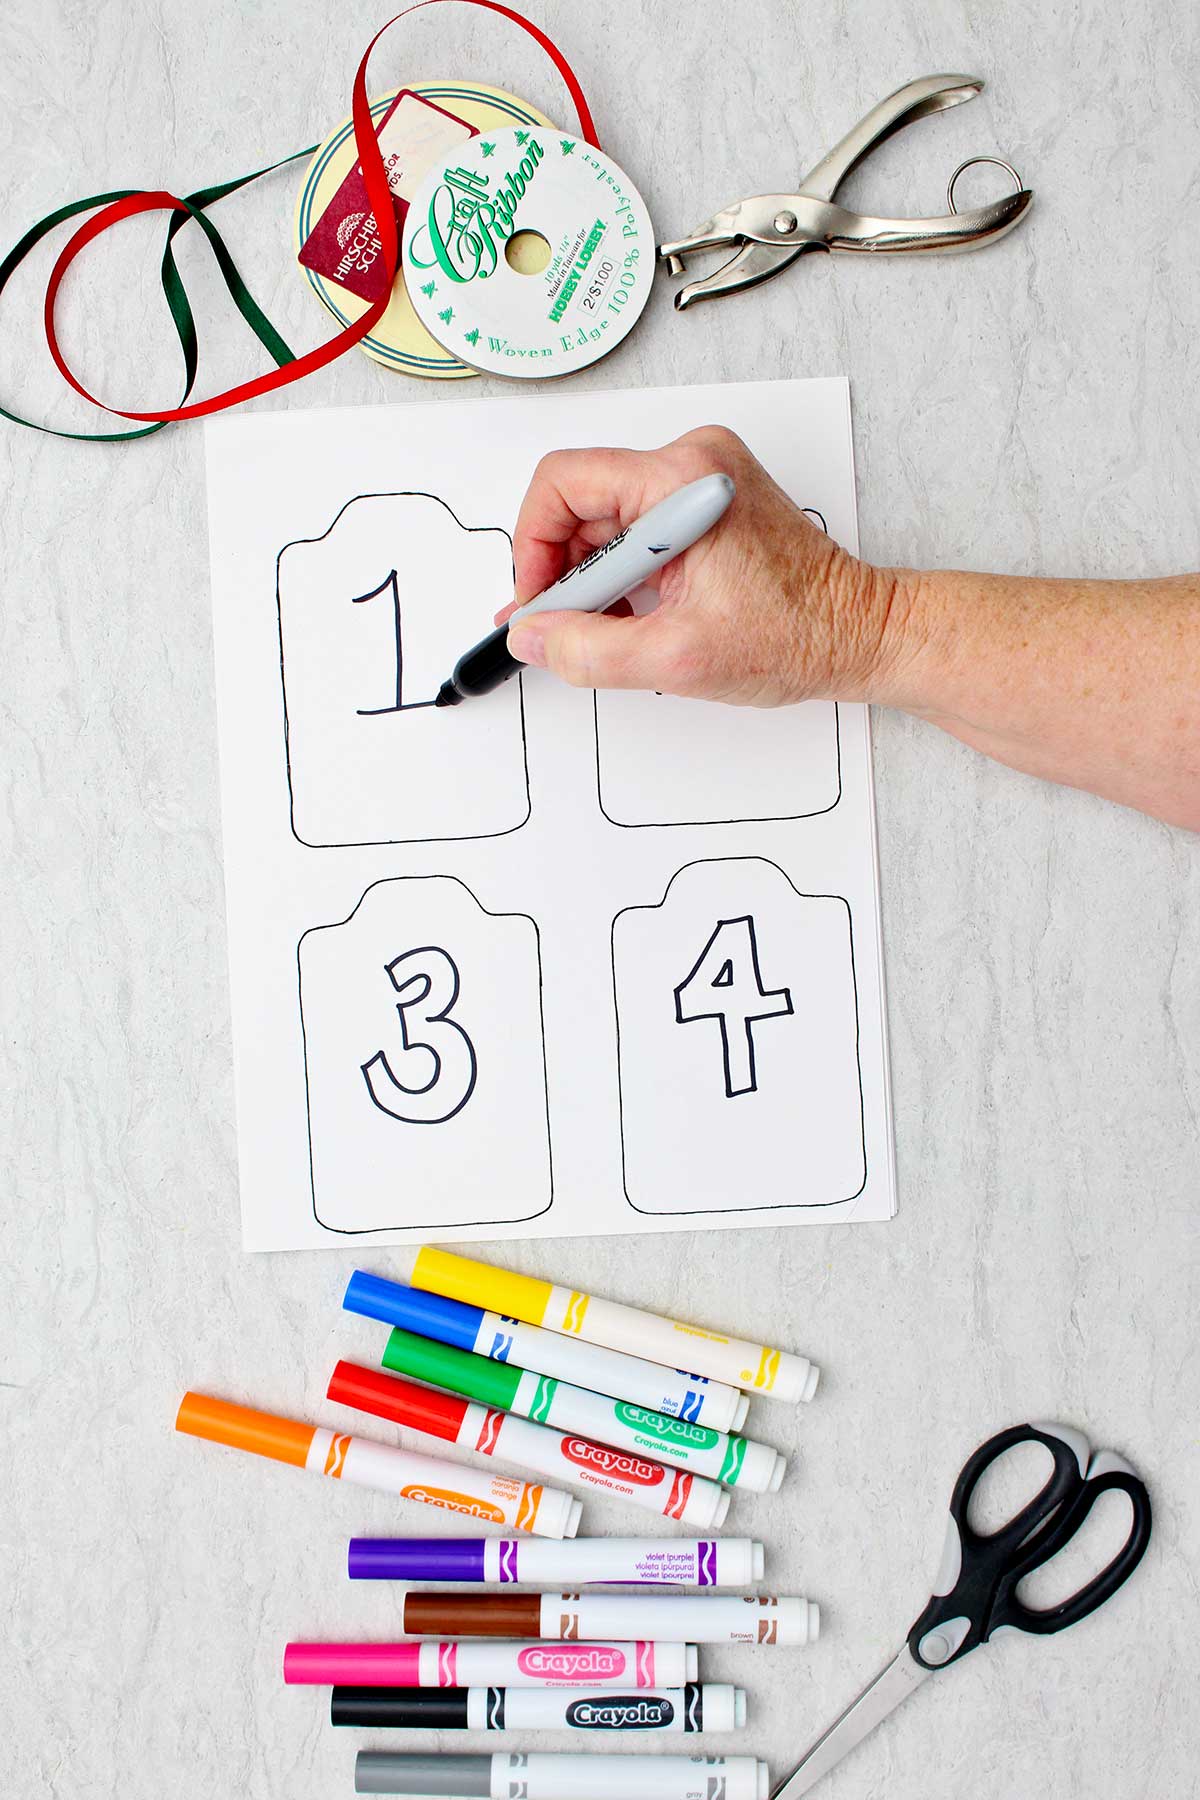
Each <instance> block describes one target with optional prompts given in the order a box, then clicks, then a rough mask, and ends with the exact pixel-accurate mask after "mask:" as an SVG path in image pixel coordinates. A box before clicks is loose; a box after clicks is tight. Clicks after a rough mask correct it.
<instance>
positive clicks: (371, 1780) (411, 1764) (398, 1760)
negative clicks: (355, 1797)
mask: <svg viewBox="0 0 1200 1800" xmlns="http://www.w3.org/2000/svg"><path fill="white" fill-rule="evenodd" d="M354 1791H355V1793H356V1794H422V1795H424V1794H445V1795H448V1796H449V1795H453V1796H455V1800H462V1797H464V1796H475V1795H478V1796H479V1800H488V1796H489V1795H490V1794H491V1791H492V1759H491V1757H490V1756H454V1755H450V1756H441V1755H439V1756H420V1755H417V1754H413V1753H409V1754H406V1753H405V1752H403V1751H399V1750H360V1751H359V1753H358V1755H357V1756H356V1757H355V1759H354Z"/></svg>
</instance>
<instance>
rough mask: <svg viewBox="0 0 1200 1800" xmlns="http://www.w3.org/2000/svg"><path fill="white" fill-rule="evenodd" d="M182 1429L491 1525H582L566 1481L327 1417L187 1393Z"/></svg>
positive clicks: (561, 1533) (565, 1530)
mask: <svg viewBox="0 0 1200 1800" xmlns="http://www.w3.org/2000/svg"><path fill="white" fill-rule="evenodd" d="M175 1429H176V1431H186V1432H187V1433H188V1434H189V1436H191V1437H199V1438H208V1439H209V1441H210V1442H212V1443H214V1444H227V1445H228V1446H229V1447H230V1448H231V1449H233V1450H248V1451H249V1452H250V1453H251V1454H252V1455H254V1456H268V1457H270V1458H271V1459H272V1460H273V1461H274V1462H283V1463H291V1464H292V1465H293V1467H295V1468H298V1469H312V1470H315V1471H316V1473H317V1474H319V1475H332V1476H333V1478H334V1480H335V1481H352V1482H355V1483H357V1484H358V1485H359V1486H360V1487H371V1488H378V1489H379V1490H380V1491H381V1492H382V1493H385V1494H394V1495H395V1497H396V1498H397V1499H398V1500H415V1501H417V1502H418V1503H419V1504H421V1505H424V1506H437V1507H440V1508H441V1509H442V1510H443V1511H444V1512H452V1513H461V1514H463V1515H464V1516H465V1517H467V1518H470V1519H477V1520H480V1521H482V1522H484V1523H486V1524H489V1525H512V1526H515V1527H516V1529H517V1530H518V1531H528V1532H532V1534H533V1535H534V1537H548V1538H566V1537H574V1536H575V1533H576V1532H577V1531H578V1529H579V1519H580V1514H581V1512H582V1510H583V1509H582V1507H581V1505H580V1502H579V1501H578V1500H574V1499H572V1497H571V1496H570V1494H566V1493H564V1492H563V1491H562V1489H561V1488H548V1487H539V1486H536V1485H535V1484H533V1483H531V1482H528V1481H518V1480H516V1479H515V1477H513V1476H509V1475H485V1474H483V1473H481V1472H480V1471H478V1470H476V1469H470V1468H467V1467H466V1466H465V1465H464V1464H462V1463H452V1462H445V1461H443V1460H442V1459H441V1458H439V1457H435V1456H418V1455H415V1454H414V1453H413V1452H411V1451H409V1450H397V1449H395V1448H393V1446H392V1445H391V1444H380V1443H377V1442H376V1441H375V1440H374V1439H373V1438H361V1437H351V1436H350V1434H349V1433H348V1432H342V1431H329V1430H327V1429H326V1428H325V1426H323V1425H302V1424H301V1423H300V1421H299V1420H298V1419H281V1418H279V1417H278V1416H277V1415H276V1414H275V1413H264V1412H255V1411H254V1410H253V1409H252V1408H251V1407H248V1406H234V1405H232V1404H231V1403H230V1402H229V1401H227V1400H214V1399H213V1398H212V1397H211V1396H210V1395H208V1394H190V1393H189V1394H185V1395H184V1396H183V1399H182V1401H181V1402H180V1406H179V1412H178V1415H177V1416H176V1419H175Z"/></svg>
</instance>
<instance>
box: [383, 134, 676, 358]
mask: <svg viewBox="0 0 1200 1800" xmlns="http://www.w3.org/2000/svg"><path fill="white" fill-rule="evenodd" d="M402 267H403V271H404V281H405V285H406V287H407V289H408V295H409V299H410V301H411V302H412V306H413V310H414V311H415V313H416V315H417V317H418V318H419V319H420V321H421V323H422V324H423V325H424V326H425V328H426V330H427V331H428V332H430V334H431V335H432V336H433V337H435V338H436V339H437V341H438V343H439V344H441V345H443V346H444V348H445V349H447V350H449V351H451V352H452V353H453V354H454V355H455V356H458V357H461V359H462V360H463V361H464V362H466V363H469V364H470V365H471V367H472V368H476V369H482V370H485V371H486V372H487V373H489V374H493V375H511V376H516V377H517V378H519V379H534V380H536V379H542V378H544V377H546V376H548V375H569V374H570V373H571V372H572V370H574V369H583V368H586V367H587V366H588V364H589V363H594V362H596V361H597V360H598V358H600V357H601V356H605V355H607V353H608V352H609V351H610V350H614V349H615V348H616V346H617V345H618V344H619V343H620V342H621V340H622V339H623V338H624V337H626V336H627V335H628V333H629V331H630V329H631V327H632V326H633V325H634V324H636V322H637V319H638V317H639V316H640V314H641V311H642V308H643V307H644V306H645V304H646V300H647V298H648V296H649V293H650V284H651V282H652V281H653V279H654V267H655V248H654V234H653V228H652V227H651V224H650V215H649V213H648V212H647V211H646V207H645V203H644V201H643V200H642V197H641V195H640V194H639V193H638V192H637V190H636V188H635V187H634V186H633V184H632V183H631V182H630V180H629V178H628V176H627V175H625V174H624V173H623V172H622V170H620V169H619V168H618V167H617V165H616V164H615V163H614V162H613V161H612V159H611V157H608V156H606V155H605V154H604V152H603V151H602V150H597V149H596V148H595V147H594V146H593V145H591V144H588V143H585V142H584V141H583V139H582V138H572V137H568V136H567V134H566V133H565V132H561V131H549V130H543V129H542V128H541V127H539V126H531V127H529V128H524V127H517V128H514V129H512V130H506V131H494V132H491V133H485V134H484V135H482V136H480V137H477V138H472V139H471V141H470V142H469V143H468V144H464V145H462V146H460V147H459V148H458V149H456V150H455V151H454V152H453V153H452V154H451V155H450V156H449V157H448V158H447V159H446V160H445V161H443V162H441V163H439V164H438V166H437V167H436V168H433V169H430V170H429V172H428V173H427V175H426V177H425V180H424V181H423V183H422V184H421V187H420V188H419V189H418V192H417V194H416V196H415V198H414V199H413V201H412V204H411V206H410V208H409V213H408V218H407V220H406V221H405V231H404V248H403V257H402Z"/></svg>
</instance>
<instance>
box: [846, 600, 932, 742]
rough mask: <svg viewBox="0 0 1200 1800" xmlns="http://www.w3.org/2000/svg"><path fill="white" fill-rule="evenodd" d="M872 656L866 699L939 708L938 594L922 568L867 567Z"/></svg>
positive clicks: (913, 708)
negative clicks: (937, 673)
mask: <svg viewBox="0 0 1200 1800" xmlns="http://www.w3.org/2000/svg"><path fill="white" fill-rule="evenodd" d="M866 567H867V568H868V570H869V575H870V582H869V586H870V603H869V608H868V612H869V616H870V618H871V620H872V626H871V644H872V651H871V654H870V656H869V659H868V666H867V670H866V676H865V679H864V681H863V683H862V696H861V697H862V699H864V700H866V701H868V702H870V704H871V705H873V706H894V707H898V708H900V709H901V710H903V711H905V712H924V711H927V710H929V709H930V708H931V707H933V706H934V704H935V702H936V695H937V683H936V679H935V675H936V670H935V668H934V666H933V665H934V662H935V653H934V642H935V633H934V630H933V615H934V610H935V608H934V595H933V593H932V591H931V585H930V578H929V576H928V575H927V574H926V573H925V572H924V571H922V570H920V569H904V568H891V567H875V566H874V565H866Z"/></svg>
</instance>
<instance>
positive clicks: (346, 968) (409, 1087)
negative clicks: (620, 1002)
mask: <svg viewBox="0 0 1200 1800" xmlns="http://www.w3.org/2000/svg"><path fill="white" fill-rule="evenodd" d="M298 964H299V976H300V1015H301V1024H302V1028H303V1035H304V1069H305V1083H306V1092H307V1099H308V1121H309V1150H310V1159H311V1167H312V1190H313V1211H314V1213H315V1216H316V1218H317V1220H318V1222H319V1223H320V1224H321V1225H323V1226H325V1228H326V1229H327V1230H329V1231H344V1232H364V1231H383V1230H391V1229H404V1228H411V1229H413V1230H420V1231H436V1230H438V1229H440V1228H441V1227H443V1226H447V1225H469V1224H476V1223H478V1222H479V1221H481V1220H487V1221H489V1222H492V1221H497V1222H499V1221H504V1222H507V1221H513V1220H521V1219H530V1218H534V1217H536V1216H537V1214H538V1213H541V1212H545V1211H546V1209H547V1208H548V1207H549V1205H550V1202H551V1199H552V1182H551V1166H550V1128H549V1117H548V1110H547V1093H546V1058H545V1043H544V1039H543V1030H542V1004H541V953H540V946H539V941H538V930H537V926H536V925H535V924H534V921H533V920H532V919H531V918H529V917H528V915H527V914H525V913H490V912H488V911H487V909H486V908H485V907H483V906H482V905H481V904H480V902H479V901H478V900H477V899H476V897H475V895H474V894H473V893H472V892H471V890H470V889H469V888H468V887H467V886H466V885H465V884H464V883H463V882H461V881H459V880H458V879H457V878H456V877H454V876H450V875H429V876H400V877H397V878H396V879H394V880H389V881H378V882H376V883H375V884H374V886H373V887H370V888H368V889H367V891H366V893H365V894H364V895H363V897H362V899H361V900H360V901H359V903H358V905H357V906H356V907H355V908H354V911H353V912H352V913H351V914H350V916H349V918H347V919H345V920H343V921H342V922H341V923H339V924H335V925H321V926H316V927H315V928H314V929H312V930H311V931H306V932H305V933H304V936H303V937H302V938H301V940H300V945H299V950H298Z"/></svg>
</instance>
